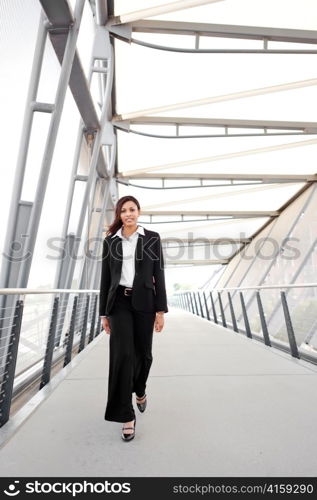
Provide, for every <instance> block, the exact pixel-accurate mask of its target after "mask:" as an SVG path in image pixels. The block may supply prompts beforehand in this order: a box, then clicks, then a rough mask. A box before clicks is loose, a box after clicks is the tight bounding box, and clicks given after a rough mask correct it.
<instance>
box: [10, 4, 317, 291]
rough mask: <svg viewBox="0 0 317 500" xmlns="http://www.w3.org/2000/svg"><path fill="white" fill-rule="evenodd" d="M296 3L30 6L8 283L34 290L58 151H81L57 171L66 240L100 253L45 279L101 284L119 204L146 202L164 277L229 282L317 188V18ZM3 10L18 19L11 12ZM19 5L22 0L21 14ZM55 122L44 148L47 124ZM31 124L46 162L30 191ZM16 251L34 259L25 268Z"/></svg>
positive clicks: (67, 263) (61, 232) (312, 7)
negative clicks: (231, 270) (105, 242)
mask: <svg viewBox="0 0 317 500" xmlns="http://www.w3.org/2000/svg"><path fill="white" fill-rule="evenodd" d="M298 5H299V4H298V2H297V1H295V0H294V1H293V0H292V1H290V0H278V1H276V0H266V1H265V2H264V1H260V0H259V1H258V2H254V0H178V1H174V2H168V3H167V2H166V0H133V1H132V2H131V1H130V0H55V1H54V2H52V1H51V0H32V2H30V6H29V8H30V13H29V16H26V18H25V21H26V24H27V23H28V26H31V24H32V26H34V23H35V21H34V19H35V18H38V20H39V23H38V34H37V40H34V47H35V48H34V59H33V66H32V70H30V75H29V80H28V85H29V87H28V94H27V96H26V100H27V102H26V108H25V114H24V121H23V126H22V127H21V130H22V132H21V137H20V143H18V147H16V150H17V151H18V154H17V166H16V174H15V180H14V182H13V184H14V188H13V191H12V193H13V194H12V200H11V204H9V203H7V206H8V207H10V208H9V209H8V214H9V215H8V224H7V232H6V234H5V237H4V252H3V255H4V256H5V258H4V263H3V266H2V269H1V276H0V282H1V284H2V287H13V286H18V287H27V286H28V284H29V276H30V275H31V276H32V272H31V271H32V269H34V268H35V267H36V265H35V264H36V261H37V262H38V259H33V257H34V255H36V251H38V250H37V249H39V248H40V245H39V239H40V238H42V239H43V240H44V237H45V235H46V230H45V228H44V226H45V219H44V217H43V213H45V210H46V213H52V212H54V210H55V208H53V209H51V210H50V211H49V210H48V207H49V201H48V199H49V196H48V190H49V189H50V183H49V175H52V174H50V170H52V171H53V173H54V172H57V169H58V168H59V167H57V163H58V164H59V165H60V162H57V161H56V160H55V158H57V153H56V151H57V150H58V149H60V151H65V152H66V149H67V148H69V149H72V154H73V159H72V160H71V162H73V164H72V165H71V162H69V158H68V159H67V160H65V168H64V171H63V172H62V173H60V174H59V176H60V177H61V176H63V178H64V176H65V172H66V171H67V175H68V176H69V181H68V192H67V191H66V189H67V188H66V189H65V188H63V190H61V193H60V200H61V202H60V206H59V207H58V213H59V215H58V217H59V221H62V222H59V226H58V225H57V223H56V234H58V236H60V237H61V239H62V241H63V245H62V249H63V250H67V249H70V250H71V252H70V253H71V254H72V255H75V256H77V255H78V254H79V252H80V247H81V248H82V247H83V245H84V243H83V242H84V239H85V238H84V239H83V238H82V236H83V234H85V237H86V236H87V238H89V245H88V252H87V255H88V257H87V258H86V257H85V258H84V259H83V261H82V263H80V262H79V261H77V262H76V263H75V262H74V260H73V259H71V258H69V260H63V261H62V260H59V261H58V263H57V264H56V266H55V267H53V266H51V269H52V273H55V277H54V278H51V277H50V279H47V281H50V282H53V281H54V287H55V288H56V287H57V288H68V287H70V286H71V284H72V283H73V282H74V280H76V282H77V283H78V285H79V288H82V287H83V288H86V289H88V288H89V287H91V288H96V287H97V286H98V281H99V274H100V272H99V271H100V262H97V259H94V260H92V259H89V257H91V256H92V257H94V256H95V255H98V252H99V253H100V248H101V241H100V240H101V239H100V235H102V236H103V235H104V234H105V231H106V230H107V227H108V225H109V223H110V221H111V220H112V217H113V213H114V206H115V202H116V200H117V199H118V198H119V197H121V196H124V195H127V194H131V195H133V196H135V197H136V198H137V199H138V200H139V201H140V204H141V209H142V214H141V217H140V219H139V221H140V223H141V224H143V225H144V226H145V227H147V228H149V229H154V230H156V231H158V232H159V233H160V235H161V237H162V241H163V246H164V248H165V256H166V265H167V266H169V267H175V269H177V268H179V267H180V266H181V267H182V266H190V267H192V266H202V265H204V264H206V265H209V264H212V265H214V266H215V268H213V270H212V271H210V273H211V272H213V271H214V272H215V273H218V271H219V272H220V271H221V270H223V269H224V266H225V265H226V264H228V263H229V262H230V261H231V260H232V259H233V257H234V256H235V255H237V253H239V252H240V251H241V250H242V249H244V248H245V247H246V246H247V245H249V244H250V243H251V242H252V240H254V238H255V237H256V236H258V235H259V234H260V233H261V231H262V230H264V229H265V228H266V227H267V226H268V225H269V224H270V223H271V222H272V221H274V220H276V219H278V218H279V217H280V215H281V214H282V212H283V211H284V210H285V209H286V208H287V207H288V206H289V205H290V204H292V203H293V202H294V201H295V200H296V199H297V198H298V197H299V196H300V195H301V194H302V193H303V192H304V191H305V190H307V189H308V188H309V187H310V186H311V185H312V184H314V183H315V182H316V179H317V176H316V166H315V158H316V153H317V120H316V113H315V107H314V106H312V103H314V102H316V98H317V78H316V72H315V66H316V64H315V62H316V58H317V31H316V29H315V26H314V19H315V18H316V14H317V6H316V2H315V1H314V0H302V2H301V4H300V8H298ZM3 6H4V7H3V10H4V18H5V17H6V18H7V19H10V18H11V17H12V15H11V14H12V12H13V13H14V12H15V10H14V8H13V4H12V2H8V1H6V2H4V4H3ZM23 8H24V3H23V2H22V1H20V0H19V1H18V2H17V9H16V10H17V12H19V16H20V15H21V12H22V11H23ZM7 24H8V26H9V25H10V23H9V21H8V23H7ZM34 31H35V28H34ZM12 36H13V35H12ZM34 38H35V37H34ZM49 44H50V45H49ZM48 46H49V47H48ZM48 49H49V50H48ZM87 54H88V56H87ZM43 55H44V56H43ZM53 58H54V64H57V65H58V70H60V73H59V71H55V69H54V70H53V71H51V74H50V75H51V76H52V75H54V78H55V79H56V82H55V85H56V88H57V91H56V92H55V94H54V92H53V91H52V92H51V95H50V97H46V94H45V93H43V85H45V84H46V85H47V86H48V87H49V86H50V85H49V84H50V83H51V82H48V80H49V79H50V78H47V77H46V80H45V78H44V75H45V64H46V61H47V60H50V63H52V60H53ZM55 59H56V61H55ZM43 61H44V63H43ZM55 67H56V66H55ZM55 67H54V68H55ZM52 68H53V65H52ZM41 84H42V87H41ZM19 85H21V82H19ZM19 88H20V87H19ZM38 89H39V91H38ZM20 90H21V88H20ZM44 94H45V98H44V97H42V95H44ZM70 101H71V105H72V106H73V108H74V110H75V113H74V118H72V121H71V122H69V125H68V128H67V133H70V132H71V131H72V129H73V128H74V127H73V123H74V121H75V119H76V116H75V114H77V119H78V120H77V121H78V122H79V126H78V131H77V138H76V136H75V134H73V135H74V138H75V139H74V143H75V144H74V146H72V145H71V141H70V140H64V141H63V134H62V132H61V126H60V122H61V120H62V117H63V116H64V115H63V113H64V110H65V108H66V107H67V105H68V103H70ZM65 103H66V104H65ZM44 116H45V117H46V119H47V131H48V132H47V137H44V132H43V134H42V129H43V127H39V126H38V124H39V123H40V120H44V118H43V117H44ZM33 118H34V120H33ZM34 121H36V122H37V123H35V125H36V127H37V128H38V129H41V130H40V132H41V134H39V133H37V137H39V136H41V137H42V139H41V140H40V141H39V140H38V139H37V144H39V142H40V143H41V149H43V155H42V160H41V161H40V162H39V166H38V170H37V171H36V172H35V173H34V174H33V173H32V188H33V189H32V194H31V195H29V194H28V193H27V194H26V192H27V191H26V189H25V186H24V184H25V182H24V181H25V172H26V167H28V166H29V164H33V159H29V160H28V164H27V157H28V154H29V152H30V149H32V148H30V147H29V146H30V137H31V140H32V136H31V131H32V130H33V129H32V127H33V125H34V123H33V122H34ZM21 122H22V120H21ZM41 123H42V122H41ZM32 133H33V132H32ZM34 136H36V134H35V133H34ZM72 140H73V139H72ZM56 144H57V146H56ZM43 145H44V146H43ZM61 145H62V147H61ZM31 146H32V144H31ZM38 149H40V148H38ZM38 156H40V154H38ZM83 158H85V165H84V166H83V165H82V163H83ZM37 160H38V158H37ZM54 160H55V163H54ZM52 164H53V167H52V168H51V166H52ZM55 175H57V173H56V174H55ZM63 180H64V179H63ZM63 184H65V183H63ZM60 187H61V188H62V183H61V186H60ZM33 191H34V193H33ZM76 200H77V201H76ZM78 200H79V201H78ZM76 203H77V204H76ZM52 206H53V205H52ZM62 212H63V214H62ZM56 221H57V218H56ZM53 223H55V221H53V220H51V225H52V224H53ZM54 230H55V229H54ZM19 235H20V236H19ZM21 235H22V236H23V235H27V238H24V236H23V237H22V236H21ZM13 241H15V242H18V244H19V248H20V253H21V255H31V258H30V259H28V260H21V261H20V260H19V261H15V260H13V259H12V256H14V255H15V249H14V248H13V246H12V242H13ZM79 242H80V243H79ZM13 254H14V255H13ZM67 255H68V253H67ZM32 262H33V263H32ZM37 267H38V268H39V265H38V266H37ZM192 271H193V272H196V270H195V269H193V270H192ZM197 271H198V270H197ZM200 272H202V273H206V272H207V271H206V270H203V269H201V271H200ZM210 273H209V274H210Z"/></svg>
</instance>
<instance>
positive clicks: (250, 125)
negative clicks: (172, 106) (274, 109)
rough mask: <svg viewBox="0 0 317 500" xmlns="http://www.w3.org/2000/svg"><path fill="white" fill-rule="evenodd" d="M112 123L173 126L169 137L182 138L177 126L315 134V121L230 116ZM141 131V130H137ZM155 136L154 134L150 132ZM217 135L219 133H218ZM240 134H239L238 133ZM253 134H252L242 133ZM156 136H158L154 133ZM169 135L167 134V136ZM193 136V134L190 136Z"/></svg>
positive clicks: (141, 118)
mask: <svg viewBox="0 0 317 500" xmlns="http://www.w3.org/2000/svg"><path fill="white" fill-rule="evenodd" d="M113 125H114V126H115V127H116V128H118V129H120V130H124V131H125V132H134V131H133V130H131V125H162V126H172V127H175V135H174V136H170V137H175V138H176V137H177V138H182V137H184V138H185V136H181V135H179V127H211V128H213V127H218V128H219V127H224V128H225V134H224V135H225V136H228V135H235V134H231V133H229V130H228V129H229V128H241V129H263V134H264V135H267V130H282V131H291V132H295V133H296V132H297V133H299V134H317V123H316V122H290V121H273V120H237V119H232V118H187V117H175V116H138V117H135V118H132V119H130V120H122V121H118V120H116V119H114V120H113ZM137 133H141V132H139V131H138V132H137ZM151 135H153V136H155V135H156V134H151ZM218 135H219V134H218ZM239 135H240V134H239ZM243 135H254V134H250V133H249V134H243ZM156 136H157V137H160V136H158V135H156ZM168 137H169V136H168ZM192 137H195V136H192Z"/></svg>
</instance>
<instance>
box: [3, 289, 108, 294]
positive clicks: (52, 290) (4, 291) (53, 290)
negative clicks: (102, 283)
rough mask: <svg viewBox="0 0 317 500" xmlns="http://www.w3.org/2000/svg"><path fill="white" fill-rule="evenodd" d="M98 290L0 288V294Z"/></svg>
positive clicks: (91, 291) (94, 291)
mask: <svg viewBox="0 0 317 500" xmlns="http://www.w3.org/2000/svg"><path fill="white" fill-rule="evenodd" d="M99 291H100V290H69V289H62V288H52V289H44V290H36V289H32V288H30V289H28V288H0V295H31V294H32V295H33V294H45V293H99Z"/></svg>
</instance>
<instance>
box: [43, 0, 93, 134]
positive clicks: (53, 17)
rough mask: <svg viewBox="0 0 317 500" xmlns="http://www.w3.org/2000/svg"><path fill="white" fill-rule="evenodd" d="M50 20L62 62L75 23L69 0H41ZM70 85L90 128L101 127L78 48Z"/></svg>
mask: <svg viewBox="0 0 317 500" xmlns="http://www.w3.org/2000/svg"><path fill="white" fill-rule="evenodd" d="M40 3H41V5H42V8H43V10H44V12H45V14H46V17H47V19H48V21H49V23H50V24H49V26H48V32H49V36H50V40H51V42H52V45H53V48H54V50H55V53H56V55H57V58H58V60H59V62H60V64H62V62H63V57H64V53H65V47H66V42H67V36H68V30H69V29H70V28H71V26H72V25H73V23H74V19H73V14H72V12H71V11H70V8H69V5H68V2H67V0H54V2H52V1H51V0H40ZM69 87H70V89H71V92H72V94H73V96H74V99H75V102H76V104H77V107H78V110H79V113H80V115H81V117H82V120H83V122H84V124H85V127H86V128H87V129H88V130H98V129H99V128H100V124H99V120H98V116H97V113H96V110H95V107H94V104H93V100H92V97H91V94H90V91H89V87H88V83H87V79H86V76H85V73H84V70H83V67H82V64H81V61H80V58H79V55H78V52H77V50H76V52H75V56H74V59H73V64H72V71H71V74H70V79H69Z"/></svg>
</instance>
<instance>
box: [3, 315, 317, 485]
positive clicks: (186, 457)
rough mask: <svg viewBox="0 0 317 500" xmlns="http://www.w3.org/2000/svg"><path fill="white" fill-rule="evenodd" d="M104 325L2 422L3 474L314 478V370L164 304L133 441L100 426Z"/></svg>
mask: <svg viewBox="0 0 317 500" xmlns="http://www.w3.org/2000/svg"><path fill="white" fill-rule="evenodd" d="M108 340H109V337H108V336H107V335H106V334H104V332H102V334H101V335H99V336H97V337H96V338H95V340H94V341H93V342H91V344H89V345H88V346H87V347H86V348H85V349H84V350H83V351H82V352H81V353H80V354H79V355H78V356H76V358H75V359H74V360H73V361H72V362H71V363H70V364H69V365H67V366H66V368H64V369H63V370H62V371H61V372H60V373H59V374H58V375H56V376H55V377H54V378H53V379H52V380H51V382H49V383H48V384H47V386H45V387H44V388H43V389H42V390H41V391H39V392H38V393H37V394H36V396H34V397H33V399H31V400H30V401H29V402H28V403H27V404H26V406H25V407H24V408H23V409H21V410H20V411H19V412H18V413H16V414H15V415H14V416H13V417H12V418H11V419H10V420H9V422H8V423H7V424H6V425H5V426H4V427H3V428H1V429H0V439H1V440H2V447H1V449H0V471H1V472H0V474H1V476H3V477H4V476H38V477H40V476H49V477H54V476H56V477H61V476H62V477H65V476H76V477H80V476H90V477H98V476H109V477H119V476H125V477H131V476H132V477H134V476H209V477H210V476H218V477H219V476H236V477H237V476H315V475H316V470H317V455H316V449H317V433H316V422H317V391H316V385H317V367H316V366H315V365H313V364H310V363H308V362H305V361H302V360H298V359H295V358H292V357H291V356H290V355H289V354H286V353H284V352H282V351H277V350H275V349H274V348H270V347H267V346H265V345H264V344H262V343H261V342H259V341H256V340H251V339H248V338H247V337H245V336H243V335H242V334H237V333H235V332H233V331H230V330H228V329H225V328H223V327H221V326H218V325H215V324H212V323H211V322H208V321H207V320H204V319H202V318H199V317H197V316H194V315H192V314H191V313H189V312H186V311H182V310H178V309H171V310H170V312H169V313H168V314H167V315H166V326H165V329H164V331H163V332H161V333H155V334H154V345H153V357H154V360H153V365H152V369H151V374H150V378H149V381H148V386H147V394H148V407H147V410H146V412H145V413H144V414H140V413H139V412H138V410H136V413H137V424H136V437H135V439H134V440H133V441H131V442H130V443H124V442H123V441H122V440H121V438H120V428H121V424H119V423H114V422H106V421H105V420H104V410H105V404H106V392H107V374H108Z"/></svg>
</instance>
